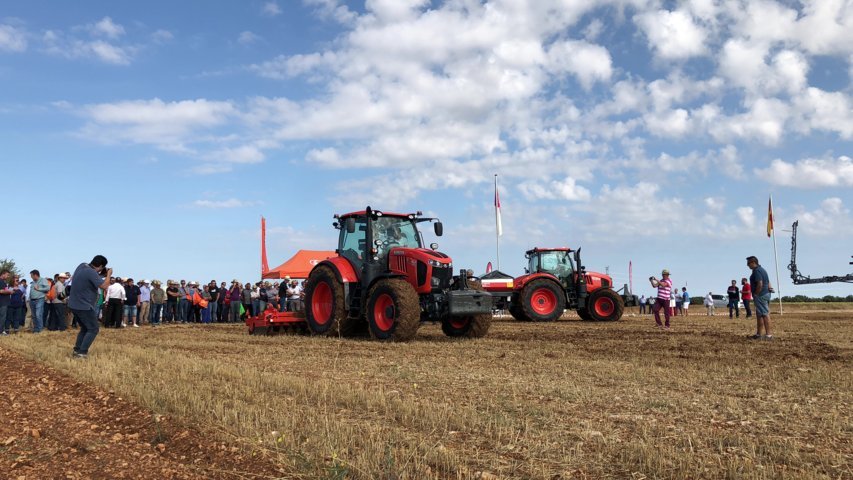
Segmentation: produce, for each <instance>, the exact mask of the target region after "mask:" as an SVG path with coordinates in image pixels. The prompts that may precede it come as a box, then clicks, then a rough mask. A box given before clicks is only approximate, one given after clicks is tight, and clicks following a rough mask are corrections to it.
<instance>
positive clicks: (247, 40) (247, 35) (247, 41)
mask: <svg viewBox="0 0 853 480" xmlns="http://www.w3.org/2000/svg"><path fill="white" fill-rule="evenodd" d="M260 39H261V37H259V36H257V35H255V34H254V33H252V32H250V31H248V30H246V31H244V32H240V35H238V36H237V43H239V44H240V45H243V46H247V45H251V44H253V43H255V42H257V41H258V40H260Z"/></svg>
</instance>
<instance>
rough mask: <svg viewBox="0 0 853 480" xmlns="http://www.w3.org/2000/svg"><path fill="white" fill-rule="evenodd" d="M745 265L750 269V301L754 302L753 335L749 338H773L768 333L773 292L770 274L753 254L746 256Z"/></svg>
mask: <svg viewBox="0 0 853 480" xmlns="http://www.w3.org/2000/svg"><path fill="white" fill-rule="evenodd" d="M746 266H747V267H749V268H750V269H751V270H752V275H750V276H749V284H750V287H751V289H752V301H753V302H754V303H755V335H753V336H751V337H749V338H752V339H754V340H758V339H760V338H763V339H765V340H773V335H772V334H771V333H770V294H771V293H773V287H771V286H770V276H769V275H767V270H764V267H762V266H761V265H759V264H758V258H756V257H754V256H750V257H746ZM762 328H763V329H764V336H763V337H762V336H761V330H762Z"/></svg>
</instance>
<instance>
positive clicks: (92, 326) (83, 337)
mask: <svg viewBox="0 0 853 480" xmlns="http://www.w3.org/2000/svg"><path fill="white" fill-rule="evenodd" d="M106 266H107V259H106V257H104V256H103V255H95V258H93V259H92V261H91V262H90V263H81V264H80V266H78V267H77V270H74V289H73V290H72V291H71V296H70V297H68V308H70V309H71V311H72V312H74V315H76V316H77V320H78V322H79V323H80V332H79V333H78V334H77V341H76V342H75V343H74V353H73V354H74V357H76V358H86V357H87V355H88V354H89V347H91V346H92V342H94V341H95V337H97V336H98V319H97V317H95V303H96V302H97V301H98V289H99V288H101V289H106V288H108V287H109V286H110V276H111V275H112V273H113V270H112V269H111V268H106ZM102 274H103V275H104V276H105V278H101V275H102Z"/></svg>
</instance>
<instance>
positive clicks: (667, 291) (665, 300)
mask: <svg viewBox="0 0 853 480" xmlns="http://www.w3.org/2000/svg"><path fill="white" fill-rule="evenodd" d="M661 276H663V279H662V280H658V279H657V278H655V277H649V282H651V284H652V286H653V287H657V289H658V298H657V300H656V301H655V306H654V307H653V308H652V311H653V312H654V314H655V323H657V327H658V328H666V329H667V330H669V315H670V311H669V300H670V298H671V297H672V280H670V279H669V270H667V269H664V270H663V271H662V272H661ZM661 309H663V316H664V319H665V320H666V327H664V326H663V325H661V323H660V311H661Z"/></svg>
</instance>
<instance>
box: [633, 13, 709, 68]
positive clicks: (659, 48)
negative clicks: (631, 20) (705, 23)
mask: <svg viewBox="0 0 853 480" xmlns="http://www.w3.org/2000/svg"><path fill="white" fill-rule="evenodd" d="M635 21H636V22H637V25H639V27H640V28H641V29H642V30H643V32H644V33H645V34H646V37H647V38H648V39H649V46H650V47H651V48H652V49H653V50H654V51H655V54H656V55H657V56H658V57H660V58H662V59H664V60H682V59H686V58H690V57H695V56H698V55H704V54H705V53H706V47H705V40H706V37H707V33H706V32H705V30H704V28H703V27H702V26H700V25H697V24H696V23H695V22H694V21H693V18H692V17H691V15H690V13H688V12H686V11H684V10H675V11H667V10H658V11H656V12H646V13H642V14H640V15H637V16H636V17H635Z"/></svg>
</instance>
